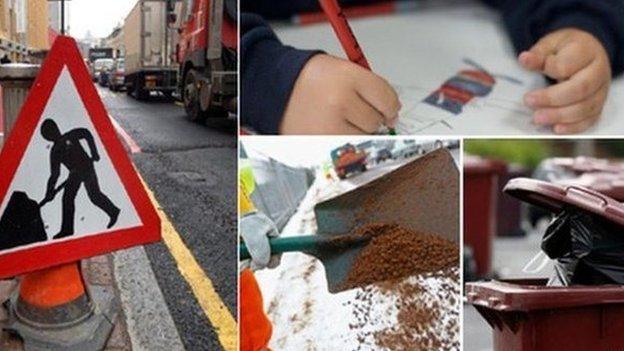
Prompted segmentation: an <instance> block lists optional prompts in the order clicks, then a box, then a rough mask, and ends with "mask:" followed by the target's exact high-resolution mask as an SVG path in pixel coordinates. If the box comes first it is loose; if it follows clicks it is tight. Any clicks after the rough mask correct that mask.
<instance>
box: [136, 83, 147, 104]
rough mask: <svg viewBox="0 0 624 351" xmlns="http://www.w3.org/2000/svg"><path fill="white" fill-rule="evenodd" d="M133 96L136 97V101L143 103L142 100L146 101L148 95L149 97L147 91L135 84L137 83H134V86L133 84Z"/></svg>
mask: <svg viewBox="0 0 624 351" xmlns="http://www.w3.org/2000/svg"><path fill="white" fill-rule="evenodd" d="M134 96H135V97H136V99H137V100H139V101H144V100H147V99H148V98H149V96H150V95H149V91H147V90H145V89H143V88H141V85H140V84H137V82H135V84H134Z"/></svg>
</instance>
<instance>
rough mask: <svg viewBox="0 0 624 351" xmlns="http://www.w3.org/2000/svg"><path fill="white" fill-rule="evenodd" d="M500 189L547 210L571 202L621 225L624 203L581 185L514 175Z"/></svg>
mask: <svg viewBox="0 0 624 351" xmlns="http://www.w3.org/2000/svg"><path fill="white" fill-rule="evenodd" d="M503 191H504V192H505V193H507V194H509V195H511V196H514V197H516V198H518V199H520V200H522V201H524V202H528V203H530V204H533V205H536V206H539V207H543V208H545V209H547V210H549V211H551V212H559V211H561V210H562V209H563V208H564V207H566V206H572V207H576V208H580V209H582V210H585V211H588V212H591V213H594V214H597V215H599V216H601V217H603V218H606V219H608V220H611V221H613V222H615V223H618V224H620V225H624V204H622V203H620V202H618V201H616V200H615V199H613V198H611V197H609V196H607V195H604V194H601V193H599V192H597V191H595V190H592V189H589V188H587V187H584V186H579V185H562V184H554V183H549V182H545V181H542V180H537V179H530V178H514V179H512V180H510V181H509V182H507V185H505V188H504V189H503Z"/></svg>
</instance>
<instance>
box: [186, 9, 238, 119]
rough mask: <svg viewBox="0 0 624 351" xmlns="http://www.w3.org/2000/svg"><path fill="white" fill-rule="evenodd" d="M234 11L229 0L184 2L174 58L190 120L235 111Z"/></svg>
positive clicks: (236, 38)
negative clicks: (178, 68) (178, 69)
mask: <svg viewBox="0 0 624 351" xmlns="http://www.w3.org/2000/svg"><path fill="white" fill-rule="evenodd" d="M236 11H237V6H236V1H232V0H183V4H182V10H181V18H180V22H181V24H180V28H179V30H178V32H179V34H180V35H179V38H178V44H177V46H176V51H175V59H176V61H177V62H178V64H179V66H180V71H179V78H180V79H179V83H178V91H179V95H180V97H181V99H182V102H183V104H184V108H185V110H186V112H187V116H188V118H189V119H190V120H192V121H198V122H201V121H203V120H205V119H206V118H210V117H227V116H228V112H234V111H236V105H237V96H238V91H237V64H236V62H237V49H238V31H237V23H236V18H237V12H236Z"/></svg>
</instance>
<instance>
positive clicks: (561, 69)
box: [544, 41, 595, 80]
mask: <svg viewBox="0 0 624 351" xmlns="http://www.w3.org/2000/svg"><path fill="white" fill-rule="evenodd" d="M594 57H595V53H594V52H592V51H591V50H586V49H585V48H583V46H582V44H580V43H579V42H576V41H573V42H569V43H566V44H564V45H563V46H562V47H560V48H559V50H557V53H556V54H554V55H549V56H548V57H547V58H546V62H545V64H544V74H545V75H547V76H548V77H550V78H552V79H556V80H563V79H567V78H569V77H571V76H572V75H573V74H575V73H576V72H578V71H580V70H581V69H583V68H584V67H587V66H588V65H589V64H590V63H591V62H592V60H593V59H594Z"/></svg>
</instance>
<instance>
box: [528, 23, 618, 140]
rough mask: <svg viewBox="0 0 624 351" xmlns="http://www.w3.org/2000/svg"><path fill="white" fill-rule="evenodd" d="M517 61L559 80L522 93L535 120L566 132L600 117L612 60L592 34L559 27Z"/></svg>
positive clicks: (574, 130)
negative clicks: (545, 86) (548, 85)
mask: <svg viewBox="0 0 624 351" xmlns="http://www.w3.org/2000/svg"><path fill="white" fill-rule="evenodd" d="M519 61H520V63H521V64H522V65H523V66H524V67H525V68H527V69H530V70H534V71H539V72H542V73H543V74H545V75H546V76H548V77H550V78H552V79H555V80H556V81H557V82H558V83H557V84H554V85H552V86H550V87H548V88H545V89H540V90H536V91H532V92H529V93H527V94H526V95H525V97H524V101H525V103H526V104H527V105H528V106H529V107H530V108H532V109H533V110H535V114H534V117H533V121H534V122H535V123H536V124H539V125H551V126H553V130H554V132H555V133H557V134H569V133H579V132H582V131H584V130H585V129H587V128H589V127H590V126H591V125H592V124H594V123H595V122H596V121H597V120H598V118H600V114H601V113H602V109H603V107H604V103H605V100H606V99H607V94H608V92H609V86H610V84H611V64H610V62H609V57H608V55H607V52H606V51H605V49H604V47H603V46H602V44H601V43H600V41H598V39H596V38H595V37H594V36H592V35H591V34H589V33H587V32H584V31H582V30H578V29H572V28H565V29H560V30H557V31H555V32H552V33H550V34H548V35H546V36H545V37H543V38H542V39H541V40H540V41H539V42H537V44H535V46H533V47H532V48H531V50H529V51H525V52H523V53H521V54H520V56H519Z"/></svg>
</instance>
